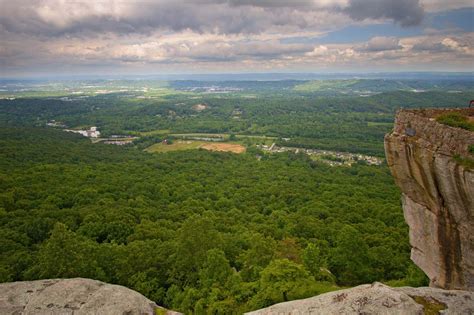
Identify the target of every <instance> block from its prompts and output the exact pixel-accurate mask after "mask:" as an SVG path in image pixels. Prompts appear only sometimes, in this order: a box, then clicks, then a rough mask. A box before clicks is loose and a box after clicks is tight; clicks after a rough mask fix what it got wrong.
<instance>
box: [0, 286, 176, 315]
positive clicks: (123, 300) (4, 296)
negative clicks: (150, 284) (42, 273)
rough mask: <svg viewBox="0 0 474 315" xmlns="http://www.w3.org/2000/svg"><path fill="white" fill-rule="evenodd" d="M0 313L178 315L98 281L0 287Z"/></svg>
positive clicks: (131, 292) (145, 299) (134, 293)
mask: <svg viewBox="0 0 474 315" xmlns="http://www.w3.org/2000/svg"><path fill="white" fill-rule="evenodd" d="M0 314H5V315H7V314H25V315H27V314H31V315H33V314H34V315H42V314H45V315H46V314H48V315H52V314H61V315H67V314H71V315H72V314H74V315H82V314H84V315H86V314H101V315H105V314H110V315H112V314H113V315H120V314H124V315H125V314H126V315H145V314H150V315H152V314H153V315H156V314H162V315H165V314H166V315H178V314H179V313H176V312H172V311H168V310H166V309H164V308H162V307H159V306H158V305H156V304H155V303H154V302H152V301H150V300H149V299H147V298H146V297H144V296H143V295H141V294H140V293H138V292H136V291H133V290H130V289H128V288H126V287H123V286H119V285H113V284H107V283H104V282H101V281H97V280H91V279H83V278H74V279H49V280H37V281H20V282H10V283H1V284H0Z"/></svg>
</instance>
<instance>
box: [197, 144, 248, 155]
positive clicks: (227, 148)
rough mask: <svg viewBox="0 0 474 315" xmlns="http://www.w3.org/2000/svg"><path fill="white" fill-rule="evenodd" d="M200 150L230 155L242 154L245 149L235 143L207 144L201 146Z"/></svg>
mask: <svg viewBox="0 0 474 315" xmlns="http://www.w3.org/2000/svg"><path fill="white" fill-rule="evenodd" d="M201 148H202V149H205V150H209V151H222V152H232V153H244V152H245V150H246V149H245V147H244V146H243V145H240V144H236V143H211V142H208V143H206V144H204V145H202V146H201Z"/></svg>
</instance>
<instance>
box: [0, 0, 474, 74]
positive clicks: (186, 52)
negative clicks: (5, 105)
mask: <svg viewBox="0 0 474 315" xmlns="http://www.w3.org/2000/svg"><path fill="white" fill-rule="evenodd" d="M473 12H474V11H473V1H465V0H454V1H451V0H293V1H283V0H273V1H270V0H268V1H266V0H260V1H257V0H242V1H238V0H197V1H182V0H173V1H171V0H156V1H131V0H120V1H119V0H117V1H113V0H109V1H100V0H98V1H92V0H90V1H89V0H87V1H86V0H74V1H73V0H70V1H66V0H37V1H33V0H29V1H27V0H16V1H11V0H0V40H1V46H0V67H1V76H2V77H8V76H37V75H75V74H77V75H84V74H95V75H97V74H98V75H101V74H102V75H113V74H121V75H123V74H166V73H229V72H232V73H239V72H319V73H327V72H381V71H383V72H390V71H473V70H474V62H473V60H474V29H473V28H474V26H473V23H474V22H473V14H474V13H473Z"/></svg>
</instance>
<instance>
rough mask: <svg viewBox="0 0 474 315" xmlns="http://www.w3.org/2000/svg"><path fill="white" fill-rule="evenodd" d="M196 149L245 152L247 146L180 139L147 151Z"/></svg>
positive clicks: (159, 144) (157, 144) (157, 145)
mask: <svg viewBox="0 0 474 315" xmlns="http://www.w3.org/2000/svg"><path fill="white" fill-rule="evenodd" d="M195 149H205V150H209V151H221V152H233V153H243V152H245V150H246V148H245V147H244V146H242V145H240V144H237V143H228V142H227V143H214V142H205V141H190V140H178V141H175V142H173V143H172V144H163V143H156V144H154V145H152V146H150V147H148V148H146V149H145V151H147V152H150V153H162V152H171V151H180V150H195Z"/></svg>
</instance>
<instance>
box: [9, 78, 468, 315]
mask: <svg viewBox="0 0 474 315" xmlns="http://www.w3.org/2000/svg"><path fill="white" fill-rule="evenodd" d="M376 82H378V83H377V84H378V85H377V86H378V88H377V89H378V90H380V91H381V92H377V93H376V94H373V95H370V96H357V95H355V94H357V93H352V94H351V95H345V94H343V95H333V96H329V95H327V93H326V92H325V93H323V94H318V93H319V92H318V91H319V90H318V89H320V83H318V84H319V85H318V84H316V83H314V82H312V83H311V82H286V83H285V82H278V83H269V82H266V83H259V84H261V88H255V85H252V84H251V83H248V82H247V83H243V82H240V83H235V84H234V85H236V86H237V87H235V88H236V89H237V88H238V89H241V90H236V89H233V90H232V89H231V91H230V92H225V93H216V94H214V93H207V92H206V89H207V88H208V84H201V85H197V84H195V83H194V82H174V83H173V82H172V83H169V84H164V83H162V82H161V83H156V86H155V87H154V89H155V90H153V87H150V86H151V83H149V82H145V83H146V84H148V85H149V86H148V88H147V89H148V90H146V91H145V90H144V91H145V92H144V91H141V92H136V94H133V93H132V92H113V93H109V94H100V93H99V94H97V93H96V94H94V93H93V92H87V93H89V94H88V95H82V96H87V97H80V98H79V97H77V95H78V94H73V93H70V92H69V94H68V96H64V91H63V89H62V88H61V90H53V89H51V90H50V91H48V90H41V91H29V92H24V91H20V92H15V93H13V94H12V95H13V96H11V95H7V96H5V97H4V98H3V99H0V122H1V127H0V148H1V150H0V249H1V250H0V282H9V281H19V280H34V279H43V278H69V277H86V278H93V279H98V280H102V281H105V282H109V283H115V284H120V285H124V286H127V287H129V288H131V289H134V290H136V291H138V292H141V293H142V294H144V295H145V296H147V297H148V298H150V299H151V300H153V301H155V302H156V303H157V304H159V305H163V306H165V307H167V308H170V309H173V310H176V311H181V312H183V313H186V314H241V313H243V312H245V311H250V310H255V309H259V308H262V307H265V306H268V305H271V304H274V303H278V302H282V301H288V300H293V299H298V298H304V297H310V296H314V295H317V294H320V293H323V292H328V291H332V290H337V289H341V288H346V287H351V286H355V285H358V284H362V283H370V282H373V281H382V282H384V283H388V284H390V285H393V286H401V285H410V286H421V285H426V284H427V278H426V276H425V275H424V274H423V273H422V272H421V270H419V269H418V268H417V267H416V266H415V265H414V264H413V263H412V262H411V260H410V245H409V242H408V227H407V225H406V224H405V221H404V218H403V213H402V209H401V204H400V191H399V190H398V188H397V187H396V186H395V184H394V182H393V179H392V177H391V175H390V172H389V169H388V167H387V165H386V164H385V163H382V165H368V164H367V163H365V162H364V161H358V162H357V163H355V164H353V165H352V166H350V167H348V166H329V165H327V164H325V163H321V162H319V161H316V160H314V159H311V158H310V157H309V156H308V155H305V154H302V153H294V152H284V153H278V154H266V153H264V152H262V151H260V150H259V149H258V148H257V147H256V146H255V144H256V143H258V142H259V141H263V140H259V139H265V141H266V140H267V139H271V141H272V142H273V141H274V142H276V143H277V144H281V143H283V144H285V145H288V146H294V147H306V148H318V149H328V150H335V151H347V152H355V153H363V154H371V155H374V156H378V157H383V136H384V134H385V133H386V132H388V131H389V130H390V129H391V126H392V124H393V118H394V113H395V111H396V110H397V109H398V108H400V107H410V108H412V107H428V106H434V107H441V106H443V107H456V106H465V104H464V103H465V100H466V99H468V98H474V95H473V92H472V89H470V87H469V86H470V84H471V83H469V84H468V87H467V88H466V87H463V88H461V89H462V91H460V92H456V93H451V92H449V91H446V90H437V89H432V90H429V91H426V92H423V93H415V92H410V91H406V90H399V89H400V84H394V83H390V85H389V86H386V85H383V82H382V83H381V82H379V81H376ZM369 83H370V84H369V85H374V84H375V83H374V82H369ZM88 84H89V83H88ZM119 84H123V83H117V85H119ZM137 84H138V83H135V85H133V86H132V88H133V90H134V91H135V90H136V89H137ZM213 84H216V83H213ZM341 84H342V85H343V86H344V88H350V86H351V85H353V84H358V85H357V89H359V88H362V87H364V88H366V86H367V84H368V83H367V82H352V83H348V82H343V83H341V82H337V83H334V85H335V86H336V87H337V86H341ZM364 84H365V85H364ZM229 85H230V83H225V86H226V87H227V88H229ZM461 85H462V84H461ZM249 86H253V87H252V88H250V87H249ZM258 86H260V85H257V87H258ZM348 86H349V87H348ZM361 86H362V87H361ZM390 86H393V88H391V87H390ZM196 87H197V88H200V89H203V91H204V92H203V91H199V92H196V91H194V92H190V91H189V90H191V89H193V88H196ZM231 87H232V86H231ZM69 88H71V89H72V88H74V87H69ZM79 88H80V89H83V88H82V85H80V84H79ZM107 88H108V89H113V87H110V86H107ZM101 89H102V87H101ZM222 89H224V87H222ZM374 90H376V89H374ZM378 90H377V91H378ZM382 90H383V91H382ZM70 91H72V90H70ZM326 91H327V90H326ZM9 93H10V92H9ZM134 93H135V92H134ZM130 95H132V96H130ZM65 97H66V98H65ZM401 104H402V105H401ZM196 105H200V106H198V107H196ZM51 121H54V122H55V123H56V122H58V123H60V124H61V125H62V124H64V125H66V126H67V127H68V128H84V127H90V126H97V127H98V128H99V129H100V131H101V132H102V134H103V135H104V136H106V137H107V136H111V135H116V134H118V135H133V136H136V137H137V139H135V140H134V142H133V143H131V144H129V145H125V146H115V145H107V144H104V143H92V142H91V141H90V139H87V138H85V137H83V136H81V135H78V134H74V133H68V132H64V131H63V130H62V128H61V127H56V126H53V127H51V126H47V123H49V122H51ZM179 133H204V134H211V135H212V134H224V135H226V137H228V138H229V139H234V140H238V141H241V143H243V144H245V145H246V146H247V150H246V152H245V153H242V154H233V153H228V152H212V151H206V150H203V149H194V150H182V151H174V152H165V153H149V152H146V151H144V149H146V148H147V147H149V146H151V145H152V144H156V143H160V142H161V141H162V140H163V139H165V138H169V139H170V141H172V139H173V135H176V134H179ZM247 136H248V137H247ZM250 136H255V138H251V137H250ZM264 136H265V137H264ZM268 137H270V138H268ZM252 139H253V140H252Z"/></svg>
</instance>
